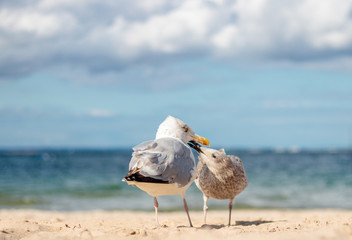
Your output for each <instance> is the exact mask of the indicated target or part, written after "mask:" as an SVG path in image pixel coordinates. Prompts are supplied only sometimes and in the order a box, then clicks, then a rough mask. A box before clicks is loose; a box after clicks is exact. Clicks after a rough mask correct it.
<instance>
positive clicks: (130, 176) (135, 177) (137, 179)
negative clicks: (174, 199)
mask: <svg viewBox="0 0 352 240" xmlns="http://www.w3.org/2000/svg"><path fill="white" fill-rule="evenodd" d="M123 181H125V182H127V181H135V182H148V183H169V182H168V181H163V180H160V179H155V178H152V177H146V176H143V175H142V174H140V173H139V172H136V173H133V174H130V173H128V174H127V175H126V177H125V178H124V179H123Z"/></svg>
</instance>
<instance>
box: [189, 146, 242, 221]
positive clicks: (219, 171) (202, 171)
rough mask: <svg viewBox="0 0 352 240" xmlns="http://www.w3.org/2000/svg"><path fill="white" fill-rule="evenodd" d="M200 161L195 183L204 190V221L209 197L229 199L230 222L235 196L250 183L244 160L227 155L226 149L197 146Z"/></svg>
mask: <svg viewBox="0 0 352 240" xmlns="http://www.w3.org/2000/svg"><path fill="white" fill-rule="evenodd" d="M195 149H196V150H197V152H198V153H199V162H198V166H197V178H196V180H195V183H196V185H197V187H198V188H199V189H200V190H201V191H202V192H203V199H204V208H203V210H204V223H206V217H207V209H208V206H207V202H208V200H209V198H215V199H229V200H230V202H229V223H228V225H229V226H230V225H231V210H232V203H233V201H234V198H235V197H236V196H237V195H238V194H239V193H241V192H242V191H243V190H244V189H245V188H246V187H247V185H248V180H247V175H246V172H245V170H244V167H243V163H242V161H241V160H240V159H239V158H238V157H236V156H233V155H226V153H225V150H224V149H220V150H215V149H211V148H204V147H199V146H198V147H197V148H195Z"/></svg>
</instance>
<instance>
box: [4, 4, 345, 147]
mask: <svg viewBox="0 0 352 240" xmlns="http://www.w3.org/2000/svg"><path fill="white" fill-rule="evenodd" d="M168 115H172V116H175V117H177V118H180V119H181V120H183V121H184V122H186V123H187V124H188V125H189V126H190V127H191V128H192V129H193V130H194V131H195V132H196V133H198V134H199V135H201V136H203V137H206V138H208V139H209V141H210V144H211V146H213V147H234V148H284V149H296V148H329V149H334V148H348V147H351V148H352V2H351V1H350V0H339V1H332V0H324V1H319V0H288V1H280V0H236V1H235V0H229V1H226V0H213V1H210V0H209V1H200V0H188V1H186V0H185V1H179V0H168V1H166V0H143V1H137V0H130V1H120V0H84V1H83V0H76V1H71V0H17V1H12V0H2V1H0V148H31V147H54V148H56V147H58V148H61V147H70V148H81V147H83V148H86V147H93V148H118V147H131V146H134V145H137V144H138V143H140V142H142V141H145V140H150V139H153V138H154V137H155V133H156V130H157V128H158V125H159V124H160V123H161V122H162V121H163V120H164V119H165V118H166V117H167V116H168Z"/></svg>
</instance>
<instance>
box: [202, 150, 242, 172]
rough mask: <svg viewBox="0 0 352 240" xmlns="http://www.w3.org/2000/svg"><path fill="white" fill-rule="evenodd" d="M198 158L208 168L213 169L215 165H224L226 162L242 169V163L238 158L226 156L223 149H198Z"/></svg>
mask: <svg viewBox="0 0 352 240" xmlns="http://www.w3.org/2000/svg"><path fill="white" fill-rule="evenodd" d="M199 149H200V152H199V158H200V159H202V160H203V161H204V162H205V163H206V164H207V165H208V166H209V167H215V166H216V165H225V164H226V163H227V162H231V163H232V165H235V166H237V167H239V168H243V162H242V161H241V159H240V158H239V157H236V156H234V155H226V152H225V149H223V148H222V149H219V150H216V149H212V148H205V147H199Z"/></svg>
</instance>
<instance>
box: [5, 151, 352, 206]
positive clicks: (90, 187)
mask: <svg viewBox="0 0 352 240" xmlns="http://www.w3.org/2000/svg"><path fill="white" fill-rule="evenodd" d="M226 151H227V154H233V155H236V156H238V157H240V158H241V160H242V161H243V163H244V166H245V169H246V172H247V176H248V181H249V184H248V187H247V188H246V189H245V190H244V191H243V192H242V193H241V194H240V195H238V196H237V197H236V198H235V204H234V209H236V208H237V209H264V208H265V209H268V208H269V209H324V208H330V209H331V208H332V209H352V151H351V150H297V149H296V150H292V151H288V150H282V149H280V150H243V149H241V150H240V149H227V150H226ZM131 154H132V150H131V149H129V148H126V149H22V150H15V149H11V150H0V209H42V210H55V211H88V210H107V211H110V210H143V211H154V207H153V198H152V197H151V196H149V195H148V194H147V193H145V192H143V191H141V190H140V189H138V188H137V187H134V186H129V185H128V184H127V183H125V182H122V181H121V180H122V178H123V177H124V176H125V175H126V173H127V172H128V163H129V161H130V158H131ZM195 155H196V154H195ZM196 159H197V157H196ZM186 199H187V202H188V205H189V208H190V209H191V210H201V209H202V205H203V198H202V193H201V192H200V191H199V190H198V188H197V187H196V186H195V184H194V183H193V184H192V185H191V187H190V188H189V189H188V190H187V192H186ZM158 200H159V209H160V211H175V210H182V209H183V204H182V200H181V197H180V196H178V195H173V196H161V197H159V198H158ZM208 205H209V208H210V209H227V207H228V201H227V200H215V199H211V200H210V201H209V203H208Z"/></svg>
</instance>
